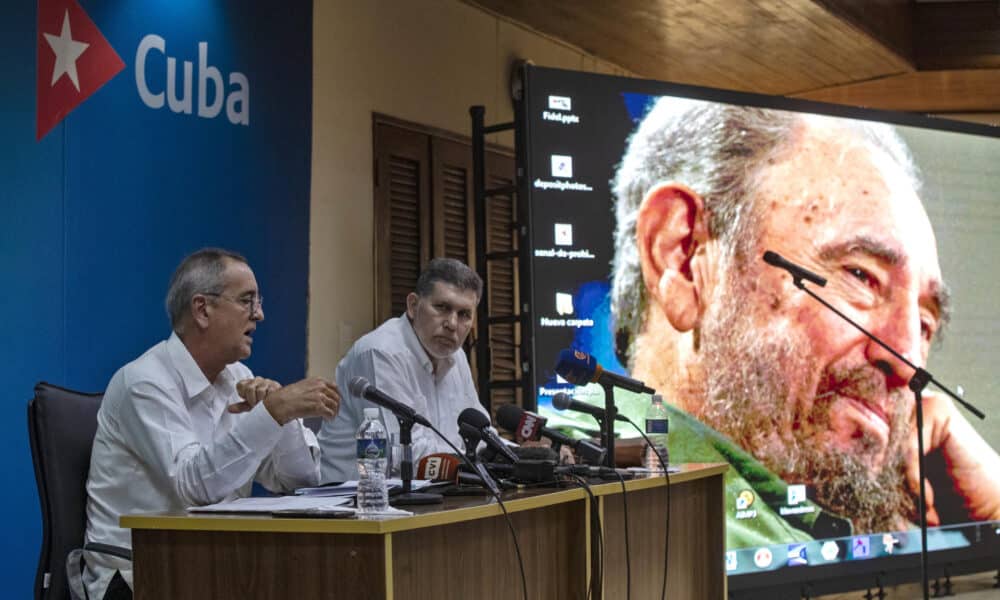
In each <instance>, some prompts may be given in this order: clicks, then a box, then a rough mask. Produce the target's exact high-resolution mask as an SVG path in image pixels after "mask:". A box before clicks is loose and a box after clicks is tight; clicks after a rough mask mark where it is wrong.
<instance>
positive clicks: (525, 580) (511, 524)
mask: <svg viewBox="0 0 1000 600" xmlns="http://www.w3.org/2000/svg"><path fill="white" fill-rule="evenodd" d="M430 430H431V431H433V432H434V433H436V434H437V435H438V437H439V438H441V439H442V440H444V441H445V443H446V444H448V445H449V446H451V449H452V450H454V451H455V454H457V455H458V456H459V457H460V458H461V459H462V460H464V461H465V464H467V465H469V468H470V469H472V472H473V473H475V472H476V466H475V465H474V464H473V463H472V461H471V460H469V457H468V456H466V455H465V453H464V452H460V451H459V450H458V447H456V446H455V444H452V443H451V440H449V439H448V438H446V437H445V436H444V434H443V433H441V432H440V431H438V429H437V427H434V426H433V425H431V426H430ZM483 483H484V484H485V482H483ZM486 489H487V490H489V492H490V493H491V494H492V495H493V497H494V498H496V501H497V504H498V505H500V510H502V511H503V516H504V519H506V521H507V528H508V529H510V537H511V538H513V540H514V552H516V553H517V566H518V568H520V569H521V592H522V594H524V596H523V597H524V600H528V578H527V577H525V575H524V559H523V558H522V557H521V544H519V543H518V542H517V533H516V532H515V531H514V522H513V521H511V520H510V513H509V512H507V506H506V505H505V504H504V503H503V499H502V498H500V494H499V493H494V492H493V490H491V489H490V486H488V485H487V486H486Z"/></svg>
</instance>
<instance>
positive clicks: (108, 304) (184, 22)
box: [0, 0, 312, 598]
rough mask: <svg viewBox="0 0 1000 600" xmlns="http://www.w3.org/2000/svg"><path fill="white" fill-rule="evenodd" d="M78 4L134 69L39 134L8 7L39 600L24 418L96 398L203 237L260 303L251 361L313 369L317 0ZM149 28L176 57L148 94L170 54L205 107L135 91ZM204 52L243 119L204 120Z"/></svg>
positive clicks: (30, 65)
mask: <svg viewBox="0 0 1000 600" xmlns="http://www.w3.org/2000/svg"><path fill="white" fill-rule="evenodd" d="M42 1H43V2H47V1H49V0H42ZM55 1H57V2H60V1H61V2H65V0H55ZM80 5H81V6H82V7H83V9H84V10H85V11H86V13H87V14H88V15H89V16H90V18H91V19H92V20H93V21H94V23H95V24H96V25H97V27H98V28H99V29H100V30H101V32H102V33H103V35H104V36H105V37H106V38H107V40H108V41H109V42H110V44H111V46H112V47H113V48H114V49H115V51H116V52H117V53H118V55H119V56H120V57H121V59H122V60H123V61H124V63H125V69H124V70H122V71H121V72H120V73H118V74H117V75H116V76H115V77H114V78H113V79H111V81H109V82H108V83H107V84H106V85H105V86H104V87H103V88H101V89H99V90H98V91H97V92H96V93H94V94H93V95H92V96H90V97H89V98H87V99H86V100H85V101H84V102H83V103H82V104H81V105H80V106H79V107H78V108H76V110H75V111H73V112H72V113H70V115H69V116H68V117H67V118H66V119H65V120H64V121H63V122H62V123H61V124H59V125H57V126H56V127H55V128H54V129H53V130H52V131H50V132H49V133H48V134H47V135H46V136H45V137H43V138H42V139H41V140H40V141H38V142H36V140H35V77H36V74H35V70H36V47H37V44H38V40H39V37H38V36H39V35H40V34H39V32H38V31H37V12H36V10H37V6H36V5H35V4H34V3H33V2H30V1H25V0H18V1H16V2H12V3H4V5H3V7H2V8H0V37H2V39H3V40H4V41H3V47H2V52H0V73H3V74H4V86H3V87H4V91H3V94H2V95H0V139H2V144H0V208H2V211H3V212H2V214H3V222H2V224H0V281H3V282H4V287H3V290H2V293H0V309H2V313H0V314H2V318H0V381H2V382H3V383H4V390H5V392H4V398H3V401H2V402H0V410H2V411H3V415H2V418H0V438H2V439H3V440H4V444H6V448H5V451H4V453H3V455H2V456H3V458H2V459H0V460H2V461H4V463H5V464H2V472H3V477H4V478H5V482H4V483H5V484H6V485H5V486H4V501H3V502H4V509H5V511H4V512H5V515H6V519H5V521H6V523H7V531H6V532H5V535H4V536H2V541H0V555H3V556H4V557H5V560H4V561H3V562H2V563H0V569H2V570H3V572H2V574H0V580H3V581H5V582H7V590H8V592H7V593H5V594H4V595H5V596H7V597H18V598H21V597H29V596H30V593H31V592H30V590H31V585H32V580H33V577H34V569H35V564H36V559H37V552H38V548H39V542H40V534H41V522H40V516H39V511H38V500H37V494H36V489H35V482H34V474H33V472H32V466H31V456H30V451H29V448H28V439H27V427H26V420H25V406H26V402H27V400H28V399H29V398H30V397H31V394H32V387H33V386H34V384H35V383H36V382H37V381H41V380H44V381H49V382H52V383H56V384H59V385H64V386H68V387H71V388H76V389H81V390H88V391H94V390H101V389H103V388H104V386H105V385H106V384H107V381H108V380H109V378H110V377H111V375H112V374H113V373H114V371H115V370H116V369H117V368H118V367H119V366H121V365H122V364H124V363H125V362H128V361H129V360H131V359H133V358H134V357H136V356H138V355H139V354H140V353H141V352H142V351H143V350H145V349H146V348H147V347H149V346H151V345H152V344H154V343H156V342H157V341H158V340H161V339H163V338H165V337H167V335H169V324H168V322H167V319H166V316H165V312H164V309H163V295H164V292H165V289H166V285H167V280H168V278H169V276H170V273H171V272H172V270H173V268H174V267H175V266H176V264H177V263H178V261H179V260H180V259H181V258H182V257H183V256H184V255H186V254H187V253H189V252H191V251H192V250H195V249H197V248H199V247H201V246H205V245H217V246H223V247H227V248H231V249H234V250H237V251H239V252H242V253H244V254H245V255H246V256H247V258H248V259H249V261H250V264H251V265H252V266H253V267H254V270H255V271H256V274H257V279H258V281H259V283H260V286H261V291H262V293H263V295H264V296H265V297H266V303H265V312H266V316H267V321H266V322H265V323H264V324H262V326H261V328H260V329H259V331H258V334H257V336H256V340H255V344H254V355H253V357H251V359H250V360H249V361H248V363H249V365H250V367H251V368H252V369H254V371H256V372H259V373H261V374H266V375H267V376H269V377H273V378H275V379H278V380H280V381H292V380H295V379H298V378H301V377H302V376H303V375H304V373H305V352H306V308H307V305H306V302H307V300H306V299H307V284H308V258H309V256H308V250H309V239H308V236H309V177H310V145H311V138H310V128H311V94H312V87H311V78H312V4H311V2H308V1H305V2H292V3H279V2H236V1H233V2H216V1H212V2H202V1H196V0H190V1H185V0H156V1H152V0H132V1H122V0H117V1H115V0H80ZM61 11H62V9H61V8H60V12H61ZM53 33H58V32H53ZM149 34H153V35H156V36H159V37H160V38H162V39H163V40H164V45H165V51H164V52H162V53H161V52H159V51H157V50H154V51H151V52H150V53H149V54H148V55H147V57H146V61H145V75H146V77H145V80H146V81H147V82H148V84H147V85H148V87H149V88H150V90H151V91H152V92H154V93H156V92H159V91H163V90H164V88H165V80H166V57H168V56H169V57H174V58H175V59H176V61H177V66H178V68H177V77H178V86H177V87H178V90H181V89H183V88H182V85H181V83H182V80H181V78H182V76H183V75H182V74H183V67H182V63H183V61H190V62H191V63H192V82H191V88H192V94H194V95H195V96H194V98H192V105H193V110H192V113H193V114H190V115H188V114H177V113H174V112H172V111H171V110H170V108H169V107H168V106H164V107H163V108H159V109H155V108H150V107H149V106H147V104H146V103H144V101H143V100H142V98H141V97H140V94H139V88H138V86H137V82H136V58H137V57H136V51H137V48H138V47H139V45H140V42H141V40H142V39H143V38H144V37H145V36H147V35H149ZM199 42H206V43H207V64H208V65H209V66H213V67H215V68H217V69H218V71H219V73H220V74H221V76H222V78H223V81H224V82H225V87H226V89H227V90H232V89H235V87H236V86H234V85H230V84H229V83H228V80H229V74H230V73H234V72H236V73H241V74H243V75H244V76H245V78H246V81H247V84H248V85H247V86H246V87H247V88H248V89H249V94H248V95H249V103H248V104H249V113H248V114H249V121H248V124H247V125H243V124H240V123H237V124H233V123H231V122H230V120H229V118H227V111H226V107H225V102H224V103H223V107H222V110H221V112H220V114H219V115H218V116H216V117H215V118H202V117H199V116H197V112H198V108H197V107H198V98H197V94H198V87H199V86H198V77H199V67H198V60H199V55H198V52H199V50H198V44H199ZM38 51H47V50H46V47H44V46H43V47H42V49H41V50H38ZM82 56H83V55H82ZM82 56H81V57H82ZM39 76H40V77H45V78H49V77H51V73H48V74H40V75H39ZM81 77H83V74H82V73H81Z"/></svg>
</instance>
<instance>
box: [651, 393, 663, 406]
mask: <svg viewBox="0 0 1000 600" xmlns="http://www.w3.org/2000/svg"><path fill="white" fill-rule="evenodd" d="M653 404H663V396H661V395H660V394H653Z"/></svg>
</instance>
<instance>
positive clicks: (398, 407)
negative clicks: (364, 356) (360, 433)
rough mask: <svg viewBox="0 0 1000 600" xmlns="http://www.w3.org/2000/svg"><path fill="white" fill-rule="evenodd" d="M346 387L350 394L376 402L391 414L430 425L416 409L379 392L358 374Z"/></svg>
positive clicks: (426, 425)
mask: <svg viewBox="0 0 1000 600" xmlns="http://www.w3.org/2000/svg"><path fill="white" fill-rule="evenodd" d="M348 388H349V389H350V392H351V394H353V395H355V396H360V397H362V398H364V399H365V400H368V401H369V402H373V403H375V404H378V405H379V406H381V407H382V408H385V409H387V410H389V411H390V412H392V414H394V415H396V416H397V417H403V418H405V419H409V420H411V421H413V422H414V423H419V424H421V425H423V426H424V427H431V424H430V421H428V420H427V419H426V418H424V416H423V415H420V414H418V413H417V411H415V410H413V409H412V408H410V407H409V406H407V405H405V404H403V403H402V402H400V401H399V400H395V399H393V398H391V397H390V396H389V395H387V394H386V393H385V392H380V391H379V390H378V389H377V388H376V387H375V386H374V385H372V384H371V383H369V382H368V380H367V379H365V378H364V377H362V376H360V375H358V376H357V377H355V378H354V379H352V380H351V384H350V386H348Z"/></svg>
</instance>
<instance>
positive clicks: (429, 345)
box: [319, 258, 488, 482]
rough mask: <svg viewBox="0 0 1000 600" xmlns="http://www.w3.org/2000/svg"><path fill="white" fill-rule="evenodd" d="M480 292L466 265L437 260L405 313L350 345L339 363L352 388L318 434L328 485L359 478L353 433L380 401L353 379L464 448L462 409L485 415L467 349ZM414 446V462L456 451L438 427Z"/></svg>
mask: <svg viewBox="0 0 1000 600" xmlns="http://www.w3.org/2000/svg"><path fill="white" fill-rule="evenodd" d="M482 293H483V282H482V280H481V279H480V278H479V275H477V274H476V272H475V271H473V270H472V269H470V268H469V267H468V266H467V265H465V264H463V263H461V262H460V261H457V260H455V259H451V258H435V259H434V260H432V261H431V262H430V263H428V265H427V267H426V268H425V269H424V271H423V272H422V273H421V274H420V277H419V278H418V279H417V285H416V289H415V290H414V291H413V292H411V293H410V294H409V295H408V296H407V297H406V313H405V314H403V315H401V316H399V317H396V318H393V319H389V320H388V321H386V322H385V323H383V324H382V325H380V326H379V327H378V328H377V329H375V330H374V331H372V332H370V333H368V334H366V335H364V336H362V337H361V338H360V339H359V340H358V341H357V342H355V343H354V345H353V346H351V349H350V350H349V351H348V352H347V355H346V356H344V358H343V360H341V361H340V364H339V365H337V384H338V385H339V386H340V388H341V389H342V390H348V393H347V394H346V395H345V396H344V404H343V406H342V407H341V411H340V416H338V417H337V418H336V419H335V420H332V421H326V422H324V423H323V428H322V429H321V430H320V432H319V442H320V446H321V447H322V449H323V471H322V474H323V475H322V478H323V481H324V482H331V481H348V480H353V479H357V478H358V467H357V455H356V454H355V448H356V446H355V440H354V435H355V432H356V431H357V429H358V427H359V426H360V425H361V422H362V420H363V417H364V409H365V407H373V406H375V405H374V404H372V403H371V402H368V401H367V400H365V399H364V398H359V397H357V396H355V395H354V394H351V393H350V392H349V390H350V383H351V381H352V380H353V379H354V378H355V377H358V376H361V377H364V378H365V379H367V380H368V381H369V382H370V383H371V384H372V385H374V386H375V387H376V388H378V389H379V390H381V391H382V392H385V393H386V394H388V395H389V396H391V397H392V398H394V399H396V400H398V401H399V402H402V403H403V404H407V405H409V406H411V407H412V408H413V409H414V410H415V411H417V413H419V414H421V415H423V416H425V417H427V419H428V420H429V421H430V422H431V423H432V424H433V425H434V426H435V427H436V428H438V430H439V431H441V433H443V434H444V435H445V436H446V437H447V438H448V439H449V440H450V441H451V442H452V443H453V444H455V445H456V446H457V447H459V448H461V447H462V438H461V436H460V435H459V432H458V415H459V413H461V412H462V411H463V410H465V409H466V408H475V409H477V410H479V411H480V412H482V413H483V414H487V413H486V411H485V410H484V409H483V407H482V405H481V404H480V403H479V396H478V394H477V393H476V387H475V384H473V382H472V372H471V371H470V370H469V361H468V359H467V358H466V356H465V352H464V351H463V350H462V344H463V343H464V342H465V338H466V337H468V335H469V332H470V331H471V330H472V324H473V322H474V319H475V314H476V306H477V305H478V304H479V298H480V296H481V295H482ZM380 411H381V409H380ZM381 412H382V422H383V423H384V424H385V426H386V429H387V431H388V432H389V433H390V434H398V432H399V423H398V422H397V421H396V419H395V417H393V416H392V414H391V413H388V411H381ZM487 416H488V415H487ZM412 451H413V460H414V464H416V461H418V460H420V459H421V458H423V457H424V456H427V455H428V454H434V453H436V452H448V453H450V452H453V451H452V450H451V448H450V447H449V446H448V445H447V444H446V443H445V442H443V441H442V440H441V439H439V438H438V437H437V436H436V435H435V434H434V432H433V431H431V430H429V429H427V428H426V427H420V426H417V427H414V428H413V440H412Z"/></svg>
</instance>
